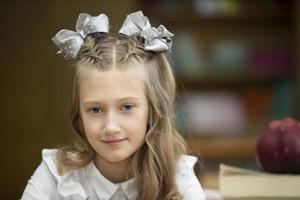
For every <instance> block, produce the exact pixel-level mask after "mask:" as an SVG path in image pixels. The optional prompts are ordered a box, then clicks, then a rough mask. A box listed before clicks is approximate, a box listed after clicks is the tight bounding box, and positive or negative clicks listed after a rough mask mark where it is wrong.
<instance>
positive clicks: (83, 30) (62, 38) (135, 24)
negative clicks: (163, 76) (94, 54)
mask: <svg viewBox="0 0 300 200" xmlns="http://www.w3.org/2000/svg"><path fill="white" fill-rule="evenodd" d="M96 32H102V33H108V32H109V21H108V17H107V16H106V15H105V14H100V15H98V16H96V17H92V16H90V15H89V14H86V13H81V14H80V15H79V16H78V19H77V22H76V32H75V31H71V30H66V29H62V30H60V31H59V32H58V33H57V34H56V35H55V36H54V37H53V38H52V41H53V42H54V43H55V44H56V46H57V47H58V48H59V49H60V50H59V51H58V52H57V53H58V54H62V55H63V56H64V57H65V58H66V59H75V58H76V57H77V54H78V52H79V49H80V47H81V45H82V44H83V42H84V39H85V38H86V36H87V35H88V34H90V33H96ZM119 33H120V34H123V35H126V36H132V35H133V36H141V37H143V38H144V39H145V41H144V48H145V50H151V51H156V52H161V51H167V50H170V49H171V46H172V39H171V37H173V36H174V35H173V33H171V32H169V31H168V30H167V29H166V28H165V27H164V26H163V25H159V26H158V28H155V27H151V25H150V22H149V20H148V18H147V17H146V16H144V14H143V12H142V11H137V12H134V13H131V14H129V15H127V17H126V19H125V21H124V23H123V25H122V27H121V28H120V30H119Z"/></svg>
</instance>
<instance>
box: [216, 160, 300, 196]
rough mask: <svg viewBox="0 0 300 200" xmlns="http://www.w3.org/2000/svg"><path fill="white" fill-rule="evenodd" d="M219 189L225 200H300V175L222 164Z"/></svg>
mask: <svg viewBox="0 0 300 200" xmlns="http://www.w3.org/2000/svg"><path fill="white" fill-rule="evenodd" d="M219 189H220V193H221V195H222V197H223V199H224V200H237V199H240V200H296V199H297V200H300V175H293V174H271V173H266V172H262V171H255V170H249V169H243V168H239V167H233V166H228V165H224V164H220V171H219Z"/></svg>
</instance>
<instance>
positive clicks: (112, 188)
mask: <svg viewBox="0 0 300 200" xmlns="http://www.w3.org/2000/svg"><path fill="white" fill-rule="evenodd" d="M56 152H57V149H43V151H42V158H43V160H42V162H41V164H40V165H39V166H38V168H37V169H36V170H35V172H34V174H33V175H32V176H31V178H30V180H29V181H28V183H27V186H26V188H25V191H24V192H23V195H22V198H21V200H109V199H110V198H111V197H112V196H113V195H114V194H115V193H116V191H117V190H120V189H121V190H122V191H123V193H124V194H125V195H126V197H125V199H128V200H135V199H136V198H137V195H138V188H137V185H136V184H135V181H134V179H130V180H127V181H125V182H122V183H117V184H115V183H112V182H110V181H109V180H108V179H106V178H105V177H104V176H103V175H102V174H101V173H100V172H99V170H98V169H97V168H96V166H95V165H94V162H90V163H89V164H88V165H87V166H85V167H83V168H81V169H77V170H72V171H69V172H67V173H65V174H64V175H63V176H60V175H59V174H58V172H57V167H56V162H55V159H54V155H55V153H56ZM196 161H197V158H196V157H194V156H189V155H183V156H182V157H181V158H180V159H179V161H178V163H177V164H178V166H177V174H176V184H177V187H178V190H179V193H180V194H181V195H182V197H183V199H184V200H205V195H204V192H203V189H202V187H201V185H200V183H199V181H198V179H197V177H196V175H195V173H194V169H193V167H194V165H195V163H196ZM125 195H124V196H125ZM114 196H116V195H114Z"/></svg>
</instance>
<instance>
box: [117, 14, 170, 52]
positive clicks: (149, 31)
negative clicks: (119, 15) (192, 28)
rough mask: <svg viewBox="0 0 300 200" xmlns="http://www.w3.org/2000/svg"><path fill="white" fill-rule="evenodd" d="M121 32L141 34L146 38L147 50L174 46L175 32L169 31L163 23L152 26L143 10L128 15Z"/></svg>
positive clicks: (167, 48) (168, 48) (159, 49)
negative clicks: (156, 26)
mask: <svg viewBox="0 0 300 200" xmlns="http://www.w3.org/2000/svg"><path fill="white" fill-rule="evenodd" d="M119 33H121V34H123V35H127V36H132V35H133V36H137V35H140V36H141V37H143V38H144V39H145V43H144V48H145V50H151V51H167V50H170V49H171V47H172V39H171V37H173V36H174V34H173V33H171V32H169V31H168V30H167V29H166V28H165V27H164V26H163V25H159V26H158V28H155V27H151V25H150V22H149V20H148V18H147V17H146V16H144V14H143V12H142V11H137V12H134V13H131V14H129V15H127V17H126V19H125V21H124V23H123V25H122V27H121V28H120V30H119Z"/></svg>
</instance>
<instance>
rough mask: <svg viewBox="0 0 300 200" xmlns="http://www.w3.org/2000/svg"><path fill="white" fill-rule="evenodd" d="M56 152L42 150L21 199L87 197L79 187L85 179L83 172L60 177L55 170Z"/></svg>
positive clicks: (79, 171) (74, 172) (81, 187)
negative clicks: (40, 157)
mask: <svg viewBox="0 0 300 200" xmlns="http://www.w3.org/2000/svg"><path fill="white" fill-rule="evenodd" d="M57 151H58V150H57V149H43V150H42V162H41V164H40V165H39V166H38V167H37V169H36V170H35V172H34V174H33V175H32V176H31V178H30V180H29V181H28V183H27V186H26V188H25V191H24V193H23V196H22V199H35V198H33V196H34V197H45V199H46V197H47V198H50V199H51V198H53V197H54V196H62V197H67V196H70V195H79V196H82V197H86V196H87V195H86V191H85V190H84V187H83V186H82V185H81V182H84V180H82V179H84V178H85V176H84V174H83V172H84V170H73V171H70V172H67V173H66V174H64V175H60V174H59V173H58V170H57V161H56V153H57ZM74 191H75V192H74ZM26 197H31V198H26Z"/></svg>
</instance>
